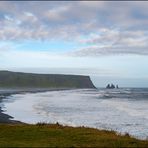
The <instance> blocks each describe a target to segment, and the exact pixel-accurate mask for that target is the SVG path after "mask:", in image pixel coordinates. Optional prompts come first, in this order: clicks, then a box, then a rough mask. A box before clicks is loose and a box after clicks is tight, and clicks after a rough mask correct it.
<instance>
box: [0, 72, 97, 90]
mask: <svg viewBox="0 0 148 148" xmlns="http://www.w3.org/2000/svg"><path fill="white" fill-rule="evenodd" d="M0 87H35V88H95V86H94V85H93V83H92V82H91V80H90V77H89V76H80V75H60V74H32V73H21V72H10V71H0Z"/></svg>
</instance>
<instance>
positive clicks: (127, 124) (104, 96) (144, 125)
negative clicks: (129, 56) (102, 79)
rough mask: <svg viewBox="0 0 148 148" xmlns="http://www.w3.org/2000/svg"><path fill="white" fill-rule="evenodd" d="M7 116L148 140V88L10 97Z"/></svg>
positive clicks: (3, 104)
mask: <svg viewBox="0 0 148 148" xmlns="http://www.w3.org/2000/svg"><path fill="white" fill-rule="evenodd" d="M0 106H1V108H2V109H3V110H4V113H6V114H8V115H10V116H12V117H14V120H19V121H22V122H26V123H37V122H47V123H56V122H58V123H60V124H63V125H70V126H87V127H93V128H98V129H106V130H114V131H117V132H118V133H121V134H125V133H129V134H130V135H131V136H134V137H136V138H139V139H147V138H148V89H147V88H122V89H101V88H100V89H72V90H61V91H60V90H58V91H47V92H38V93H21V94H13V95H10V96H7V97H6V98H5V99H3V101H2V102H1V103H0Z"/></svg>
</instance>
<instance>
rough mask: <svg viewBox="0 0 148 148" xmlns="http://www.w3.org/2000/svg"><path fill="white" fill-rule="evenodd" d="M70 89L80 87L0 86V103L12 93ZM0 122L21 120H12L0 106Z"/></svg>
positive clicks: (15, 122) (14, 122)
mask: <svg viewBox="0 0 148 148" xmlns="http://www.w3.org/2000/svg"><path fill="white" fill-rule="evenodd" d="M72 89H80V88H21V89H20V88H1V87H0V103H2V101H3V99H5V98H6V97H8V96H11V95H14V94H21V93H39V92H47V91H62V90H72ZM82 89H83V88H82ZM84 89H87V88H84ZM94 89H95V88H94ZM1 123H7V124H9V123H11V124H19V123H23V122H21V121H17V120H13V117H12V116H10V115H8V114H5V113H3V110H2V107H1V106H0V124H1Z"/></svg>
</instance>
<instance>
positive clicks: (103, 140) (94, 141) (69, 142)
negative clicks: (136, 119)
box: [0, 124, 148, 147]
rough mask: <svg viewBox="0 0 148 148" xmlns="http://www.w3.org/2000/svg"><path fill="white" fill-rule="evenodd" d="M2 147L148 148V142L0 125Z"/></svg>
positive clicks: (51, 128)
mask: <svg viewBox="0 0 148 148" xmlns="http://www.w3.org/2000/svg"><path fill="white" fill-rule="evenodd" d="M0 147H148V141H141V140H137V139H135V138H131V137H130V136H129V135H125V136H121V135H117V134H116V133H115V132H109V131H105V130H97V129H92V128H84V127H77V128H74V127H67V126H61V125H58V124H50V125H46V124H45V125H44V124H37V125H26V124H0Z"/></svg>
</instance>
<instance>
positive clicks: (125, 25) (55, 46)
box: [0, 1, 148, 87]
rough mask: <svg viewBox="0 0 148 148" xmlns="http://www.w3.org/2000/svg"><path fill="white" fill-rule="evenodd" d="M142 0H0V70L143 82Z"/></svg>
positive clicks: (147, 72)
mask: <svg viewBox="0 0 148 148" xmlns="http://www.w3.org/2000/svg"><path fill="white" fill-rule="evenodd" d="M147 9H148V2H147V1H69V2H68V1H0V70H12V71H21V72H32V73H52V74H54V73H56V74H76V75H89V76H90V77H91V80H92V81H93V83H94V84H95V85H96V86H97V87H105V86H106V85H107V83H115V84H118V85H119V86H120V87H148V11H147Z"/></svg>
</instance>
